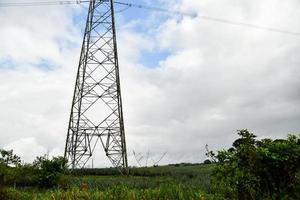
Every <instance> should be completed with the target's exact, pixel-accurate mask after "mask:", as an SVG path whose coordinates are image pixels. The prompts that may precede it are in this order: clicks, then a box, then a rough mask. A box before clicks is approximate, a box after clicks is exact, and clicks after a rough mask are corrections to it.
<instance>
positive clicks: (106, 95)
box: [65, 0, 128, 173]
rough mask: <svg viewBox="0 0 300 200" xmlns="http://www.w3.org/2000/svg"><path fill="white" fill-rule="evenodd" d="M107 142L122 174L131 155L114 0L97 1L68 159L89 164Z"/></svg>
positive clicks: (88, 30) (84, 48)
mask: <svg viewBox="0 0 300 200" xmlns="http://www.w3.org/2000/svg"><path fill="white" fill-rule="evenodd" d="M99 142H101V144H102V146H103V148H104V151H105V153H106V156H107V157H108V158H109V160H110V161H111V163H112V164H113V165H114V166H115V167H117V168H118V169H119V170H120V171H121V172H123V173H124V172H126V171H127V167H128V164H127V153H126V142H125V131H124V123H123V112H122V99H121V90H120V78H119V64H118V53H117V42H116V30H115V21H114V7H113V0H91V2H90V5H89V12H88V17H87V21H86V28H85V33H84V39H83V44H82V49H81V56H80V60H79V67H78V72H77V78H76V85H75V91H74V96H73V102H72V108H71V114H70V121H69V128H68V134H67V139H66V146H65V159H66V160H67V161H68V167H72V168H83V167H84V166H85V165H86V163H87V161H88V160H89V159H90V157H91V156H92V155H93V153H94V150H95V147H96V145H97V144H98V143H99Z"/></svg>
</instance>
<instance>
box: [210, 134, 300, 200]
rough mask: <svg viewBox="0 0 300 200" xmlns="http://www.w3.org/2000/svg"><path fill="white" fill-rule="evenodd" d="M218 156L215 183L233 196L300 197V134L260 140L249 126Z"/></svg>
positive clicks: (233, 197) (228, 194)
mask: <svg viewBox="0 0 300 200" xmlns="http://www.w3.org/2000/svg"><path fill="white" fill-rule="evenodd" d="M238 135H239V136H240V138H239V139H237V140H236V141H234V142H233V147H232V148H230V149H229V150H222V151H219V152H218V153H217V155H216V156H215V158H216V159H217V161H218V163H217V165H216V168H215V170H214V173H213V185H214V186H215V188H216V189H217V190H218V192H220V193H222V194H223V195H224V196H225V197H226V198H230V199H243V200H247V199H300V193H299V187H300V178H299V173H300V137H299V136H295V135H289V136H288V138H287V139H285V140H284V139H280V140H275V141H273V140H271V139H262V140H257V139H256V136H255V135H254V134H253V133H250V132H249V131H248V130H240V131H238Z"/></svg>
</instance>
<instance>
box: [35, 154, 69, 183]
mask: <svg viewBox="0 0 300 200" xmlns="http://www.w3.org/2000/svg"><path fill="white" fill-rule="evenodd" d="M65 163H66V161H65V159H64V158H63V157H53V159H52V160H50V159H48V158H47V157H46V156H42V157H37V159H36V160H35V161H34V162H33V167H34V168H35V169H38V174H37V184H38V186H39V187H42V188H51V187H55V186H57V184H58V182H59V179H60V176H61V175H62V173H63V172H64V171H65Z"/></svg>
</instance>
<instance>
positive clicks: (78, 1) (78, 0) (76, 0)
mask: <svg viewBox="0 0 300 200" xmlns="http://www.w3.org/2000/svg"><path fill="white" fill-rule="evenodd" d="M90 1H91V0H73V1H70V0H68V1H39V2H36V1H35V2H23V3H21V2H20V3H17V2H14V3H11V2H10V3H8V2H7V3H0V7H22V6H50V5H71V4H81V3H88V2H90ZM114 3H115V4H119V5H123V6H127V7H126V8H124V9H122V10H120V11H118V12H123V11H125V10H127V9H128V8H138V9H147V10H152V11H157V12H164V13H169V14H174V15H181V16H189V17H193V18H194V17H197V16H198V15H197V14H196V13H188V12H181V11H174V10H170V9H165V8H160V7H152V6H146V5H141V4H134V3H129V2H120V1H114ZM199 17H200V18H201V19H202V20H207V21H213V22H218V23H223V24H230V25H236V26H242V27H247V28H252V29H259V30H264V31H269V32H277V33H282V34H289V35H294V36H300V32H294V31H288V30H283V29H279V28H275V27H267V26H261V25H257V24H251V23H244V22H238V21H234V20H229V19H223V18H216V17H210V16H205V15H199Z"/></svg>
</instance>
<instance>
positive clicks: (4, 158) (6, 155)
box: [0, 149, 21, 166]
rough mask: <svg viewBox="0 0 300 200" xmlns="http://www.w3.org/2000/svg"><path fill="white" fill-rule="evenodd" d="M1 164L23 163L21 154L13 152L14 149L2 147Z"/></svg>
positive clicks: (15, 164)
mask: <svg viewBox="0 0 300 200" xmlns="http://www.w3.org/2000/svg"><path fill="white" fill-rule="evenodd" d="M0 156H1V157H0V165H5V166H18V165H20V163H21V159H20V157H19V156H17V155H15V154H14V153H13V150H10V151H7V150H4V149H0Z"/></svg>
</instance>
